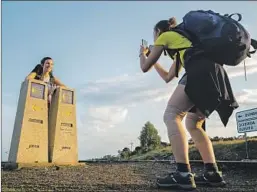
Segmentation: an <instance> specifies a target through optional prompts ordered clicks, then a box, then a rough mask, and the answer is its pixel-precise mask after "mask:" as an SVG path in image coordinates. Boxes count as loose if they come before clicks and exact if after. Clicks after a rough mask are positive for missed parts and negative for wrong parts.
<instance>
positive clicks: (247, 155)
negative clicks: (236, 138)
mask: <svg viewBox="0 0 257 192" xmlns="http://www.w3.org/2000/svg"><path fill="white" fill-rule="evenodd" d="M245 153H246V159H249V152H248V142H247V133H246V132H245Z"/></svg>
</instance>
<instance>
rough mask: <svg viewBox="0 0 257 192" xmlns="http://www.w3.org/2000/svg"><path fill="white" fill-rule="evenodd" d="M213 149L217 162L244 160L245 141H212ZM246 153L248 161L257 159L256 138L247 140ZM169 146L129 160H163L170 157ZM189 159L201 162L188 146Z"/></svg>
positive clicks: (170, 150)
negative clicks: (247, 152)
mask: <svg viewBox="0 0 257 192" xmlns="http://www.w3.org/2000/svg"><path fill="white" fill-rule="evenodd" d="M212 143H213V148H214V152H215V156H216V159H217V160H238V161H240V160H242V159H245V158H246V152H245V141H244V140H233V141H222V140H221V141H214V142H212ZM248 151H249V158H250V159H257V138H249V139H248ZM171 155H172V149H171V147H170V146H168V147H163V148H159V149H155V150H152V151H149V152H147V153H144V154H136V155H133V156H131V157H130V159H131V160H149V159H156V158H157V159H163V158H164V157H167V156H171ZM189 157H190V159H191V160H201V156H200V153H199V152H198V150H197V149H196V147H195V146H194V145H189Z"/></svg>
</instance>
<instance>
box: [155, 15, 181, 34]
mask: <svg viewBox="0 0 257 192" xmlns="http://www.w3.org/2000/svg"><path fill="white" fill-rule="evenodd" d="M176 25H177V21H176V19H175V17H172V18H170V19H169V20H161V21H159V22H158V23H157V24H156V25H155V27H154V31H155V32H158V30H160V33H164V32H166V31H169V30H170V29H171V28H173V27H175V26H176Z"/></svg>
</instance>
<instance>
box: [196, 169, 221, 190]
mask: <svg viewBox="0 0 257 192" xmlns="http://www.w3.org/2000/svg"><path fill="white" fill-rule="evenodd" d="M195 183H196V184H197V185H209V186H212V187H223V186H225V185H226V182H225V181H224V179H223V177H222V173H221V172H217V171H206V172H204V174H203V175H200V176H195Z"/></svg>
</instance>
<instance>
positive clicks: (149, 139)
mask: <svg viewBox="0 0 257 192" xmlns="http://www.w3.org/2000/svg"><path fill="white" fill-rule="evenodd" d="M139 140H140V145H141V148H142V150H143V151H148V150H151V149H156V148H157V147H158V146H160V143H161V137H160V136H159V135H158V131H157V129H156V128H155V127H154V125H153V124H152V123H150V122H149V121H148V122H146V124H145V125H144V127H143V128H142V130H141V133H140V136H139Z"/></svg>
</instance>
